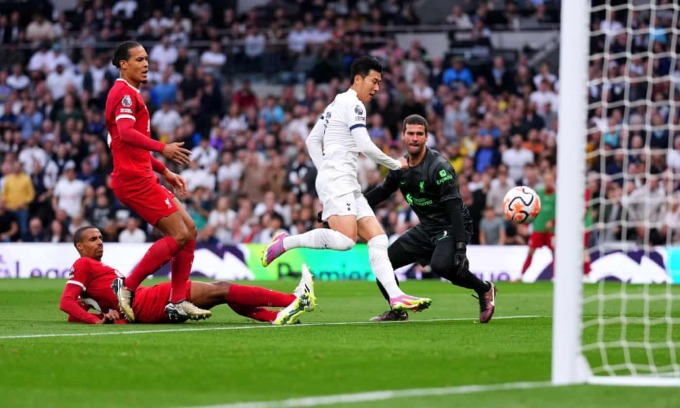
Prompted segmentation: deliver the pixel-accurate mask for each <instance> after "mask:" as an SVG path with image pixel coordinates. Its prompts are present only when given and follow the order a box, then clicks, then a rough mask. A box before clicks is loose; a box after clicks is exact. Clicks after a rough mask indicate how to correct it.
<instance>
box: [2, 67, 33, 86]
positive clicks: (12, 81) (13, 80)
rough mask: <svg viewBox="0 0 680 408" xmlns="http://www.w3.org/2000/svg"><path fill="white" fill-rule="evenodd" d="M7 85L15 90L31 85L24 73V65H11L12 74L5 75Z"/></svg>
mask: <svg viewBox="0 0 680 408" xmlns="http://www.w3.org/2000/svg"><path fill="white" fill-rule="evenodd" d="M7 85H9V86H10V87H11V88H12V89H14V90H15V91H21V90H24V89H26V88H28V86H29V85H31V79H30V78H29V77H28V75H26V74H24V67H23V66H22V65H21V64H15V65H14V66H12V75H10V76H8V77H7Z"/></svg>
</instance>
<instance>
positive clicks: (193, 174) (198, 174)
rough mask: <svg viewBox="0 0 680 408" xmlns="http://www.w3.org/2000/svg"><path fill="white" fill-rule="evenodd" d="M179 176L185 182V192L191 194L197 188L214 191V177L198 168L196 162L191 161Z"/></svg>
mask: <svg viewBox="0 0 680 408" xmlns="http://www.w3.org/2000/svg"><path fill="white" fill-rule="evenodd" d="M180 176H182V178H184V180H185V181H186V182H187V190H189V192H190V193H193V192H194V191H195V190H196V189H197V188H198V187H203V188H206V189H208V190H209V191H214V190H215V176H213V175H212V174H210V172H208V170H204V169H202V168H201V166H199V164H198V160H195V159H194V160H191V163H190V164H189V168H188V169H185V170H182V172H181V173H180Z"/></svg>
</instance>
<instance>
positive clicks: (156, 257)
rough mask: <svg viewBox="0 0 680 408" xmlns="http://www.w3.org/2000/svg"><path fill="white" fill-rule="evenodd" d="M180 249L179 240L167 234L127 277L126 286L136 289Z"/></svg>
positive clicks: (150, 249)
mask: <svg viewBox="0 0 680 408" xmlns="http://www.w3.org/2000/svg"><path fill="white" fill-rule="evenodd" d="M177 251H179V246H177V242H175V240H174V239H173V238H172V237H171V236H166V237H163V238H161V239H159V240H158V241H156V242H155V243H154V244H153V245H151V247H150V248H149V250H148V251H146V254H144V257H143V258H142V259H141V260H140V261H139V263H138V264H137V266H135V269H133V270H132V273H131V274H130V276H128V277H127V278H125V287H126V288H128V289H130V290H133V291H134V290H136V289H137V287H138V286H139V285H140V284H141V283H142V281H143V280H144V279H146V277H147V276H149V275H151V274H152V273H154V272H155V271H156V270H157V269H158V268H160V267H161V266H163V265H165V263H166V262H168V261H169V260H170V259H172V257H173V256H175V254H176V253H177Z"/></svg>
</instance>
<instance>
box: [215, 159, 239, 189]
mask: <svg viewBox="0 0 680 408" xmlns="http://www.w3.org/2000/svg"><path fill="white" fill-rule="evenodd" d="M242 175H243V165H241V163H240V162H239V161H237V160H234V154H233V153H232V152H229V151H226V152H224V153H223V154H222V164H221V165H220V167H219V169H217V182H218V183H219V185H220V186H221V185H222V184H224V183H225V182H226V183H229V185H230V188H229V189H228V190H227V191H237V190H238V188H239V181H240V180H241V176H242Z"/></svg>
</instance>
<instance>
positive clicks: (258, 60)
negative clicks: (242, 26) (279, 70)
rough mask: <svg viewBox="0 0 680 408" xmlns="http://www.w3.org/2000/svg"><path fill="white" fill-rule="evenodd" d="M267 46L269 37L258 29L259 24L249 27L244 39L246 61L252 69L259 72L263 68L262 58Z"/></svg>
mask: <svg viewBox="0 0 680 408" xmlns="http://www.w3.org/2000/svg"><path fill="white" fill-rule="evenodd" d="M266 47H267V37H265V36H264V34H263V33H261V32H259V31H258V30H257V26H254V25H253V26H250V27H248V31H247V34H246V36H245V38H244V39H243V53H244V54H245V57H246V58H245V63H246V66H247V67H249V69H250V70H252V71H255V72H258V71H260V70H261V69H262V58H263V56H264V52H265V49H266Z"/></svg>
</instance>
